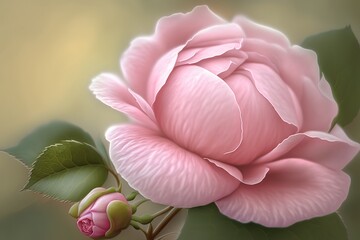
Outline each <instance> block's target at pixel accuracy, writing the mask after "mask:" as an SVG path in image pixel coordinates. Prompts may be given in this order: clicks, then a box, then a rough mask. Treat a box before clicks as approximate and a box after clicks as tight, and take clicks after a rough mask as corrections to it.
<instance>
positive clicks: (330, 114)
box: [242, 39, 337, 132]
mask: <svg viewBox="0 0 360 240" xmlns="http://www.w3.org/2000/svg"><path fill="white" fill-rule="evenodd" d="M242 50H243V51H246V52H247V53H248V56H249V58H250V60H249V61H252V58H254V57H255V60H253V61H255V62H262V63H263V64H264V65H268V66H271V68H272V69H274V70H275V71H276V72H277V73H278V74H279V76H281V79H282V80H283V81H284V82H285V83H286V84H287V85H288V86H289V87H290V88H291V89H292V90H293V92H294V94H295V96H296V98H297V99H298V102H299V104H300V108H301V109H303V113H302V118H303V123H302V128H301V129H300V130H299V131H301V132H304V131H309V130H317V131H328V130H329V128H330V126H331V122H332V120H333V119H334V117H335V116H336V114H337V104H336V102H335V101H334V98H333V96H332V93H331V89H330V86H329V84H328V83H327V82H326V80H325V79H321V80H320V71H319V66H318V62H317V57H316V54H315V52H314V51H311V50H308V49H304V48H301V47H299V46H292V47H289V48H282V47H280V46H278V45H276V44H271V43H269V42H265V41H263V40H261V39H245V40H244V41H243V44H242ZM254 52H256V53H257V55H254V54H253V53H254ZM259 56H264V57H263V58H260V57H259ZM269 62H271V63H272V65H270V64H269ZM274 66H276V67H274ZM319 109H321V111H319Z"/></svg>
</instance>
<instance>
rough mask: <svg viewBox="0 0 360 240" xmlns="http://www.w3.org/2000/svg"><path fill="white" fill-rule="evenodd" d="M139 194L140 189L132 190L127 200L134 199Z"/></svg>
mask: <svg viewBox="0 0 360 240" xmlns="http://www.w3.org/2000/svg"><path fill="white" fill-rule="evenodd" d="M137 195H139V192H138V191H135V192H132V193H130V194H129V195H127V196H126V200H128V201H132V200H134V199H135V198H136V196H137Z"/></svg>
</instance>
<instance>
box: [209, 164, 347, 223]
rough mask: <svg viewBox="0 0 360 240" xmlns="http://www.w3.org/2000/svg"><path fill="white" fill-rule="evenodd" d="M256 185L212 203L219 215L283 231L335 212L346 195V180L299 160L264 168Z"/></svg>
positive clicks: (242, 186) (240, 188)
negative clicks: (295, 224)
mask: <svg viewBox="0 0 360 240" xmlns="http://www.w3.org/2000/svg"><path fill="white" fill-rule="evenodd" d="M267 166H268V167H269V168H270V171H269V172H268V174H267V176H266V178H265V179H264V180H263V181H262V182H261V183H259V184H257V185H252V186H251V185H245V184H242V185H240V186H239V188H238V189H237V190H236V191H234V192H233V193H232V194H230V195H229V196H227V197H225V198H223V199H221V200H219V201H217V202H216V204H217V206H218V207H219V209H220V211H221V212H222V213H223V214H224V215H226V216H228V217H230V218H233V219H236V220H238V221H240V222H243V223H247V222H255V223H259V224H262V225H264V226H266V227H287V226H289V225H291V224H293V223H295V222H299V221H302V220H306V219H310V218H314V217H319V216H323V215H327V214H330V213H332V212H334V211H336V210H337V209H338V208H339V207H340V205H341V204H342V202H343V201H344V200H345V199H346V196H347V194H348V190H349V185H350V178H349V176H348V175H346V174H345V173H344V172H342V171H336V170H332V169H329V168H326V167H324V166H321V165H319V164H317V163H314V162H310V161H307V160H303V159H296V158H292V159H284V160H280V161H276V162H272V163H270V164H268V165H267Z"/></svg>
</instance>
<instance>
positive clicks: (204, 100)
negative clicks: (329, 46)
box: [90, 6, 359, 227]
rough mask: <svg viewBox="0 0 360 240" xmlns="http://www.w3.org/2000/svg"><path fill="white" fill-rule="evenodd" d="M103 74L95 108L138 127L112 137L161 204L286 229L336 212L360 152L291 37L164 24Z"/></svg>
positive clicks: (167, 20)
mask: <svg viewBox="0 0 360 240" xmlns="http://www.w3.org/2000/svg"><path fill="white" fill-rule="evenodd" d="M121 68H122V71H123V74H124V78H125V79H126V80H127V83H124V82H123V81H121V80H120V79H119V78H118V77H116V76H115V75H112V74H102V75H100V76H98V77H97V78H95V79H94V80H93V82H92V84H91V86H90V89H91V90H92V91H93V92H94V94H95V95H96V97H97V98H98V99H100V100H101V101H102V102H103V103H105V104H107V105H109V106H111V107H112V108H114V109H116V110H118V111H120V112H123V113H125V114H126V115H127V116H128V117H130V118H131V119H132V120H134V121H133V123H130V124H121V125H117V126H113V127H111V128H110V129H108V131H107V133H106V138H107V140H108V141H109V142H110V155H111V159H112V161H113V163H114V165H115V167H116V169H117V171H118V173H119V174H121V176H122V177H124V179H125V180H126V181H128V183H129V184H130V185H131V186H132V187H133V188H135V189H137V190H138V191H140V193H141V194H143V195H144V196H145V197H147V198H149V199H151V200H152V201H154V202H158V203H161V204H166V205H171V206H176V207H185V208H189V207H196V206H201V205H205V204H209V203H211V202H215V203H216V205H217V206H218V208H219V210H220V211H221V212H222V213H223V214H224V215H226V216H228V217H230V218H233V219H236V220H238V221H240V222H243V223H246V222H255V223H259V224H262V225H265V226H268V227H285V226H288V225H291V224H293V223H295V222H298V221H302V220H304V219H309V218H313V217H317V216H322V215H326V214H329V213H331V212H334V211H336V210H337V209H338V208H339V206H340V205H341V203H342V202H343V201H344V200H345V198H346V196H347V194H348V190H349V184H350V178H349V176H348V175H346V174H345V173H344V172H343V171H342V169H343V168H344V166H345V165H346V164H347V163H348V162H349V161H350V160H351V159H352V158H353V157H354V156H355V155H356V153H357V152H358V150H359V144H357V143H355V142H353V141H351V140H350V139H349V138H348V137H347V136H346V134H345V133H344V131H343V130H342V129H341V128H340V127H339V126H337V125H336V126H335V127H333V128H331V123H332V121H333V119H334V117H335V116H336V114H337V111H338V108H337V104H336V102H335V101H334V98H333V96H332V93H331V89H330V86H329V84H328V82H327V81H326V80H325V79H324V77H321V73H320V72H319V67H318V64H317V59H316V54H315V53H314V52H313V51H310V50H306V49H303V48H301V47H299V46H293V45H291V44H290V43H289V40H288V39H287V38H286V36H284V35H283V34H282V33H280V32H278V31H277V30H274V29H272V28H269V27H265V26H262V25H259V24H257V23H254V22H252V21H250V20H248V19H247V18H244V17H242V16H237V17H235V18H234V20H233V21H232V22H230V23H229V22H226V21H225V20H223V19H221V18H220V17H218V16H217V15H215V14H214V13H213V12H211V11H210V10H209V9H208V8H207V7H206V6H201V7H196V8H195V9H194V10H193V11H191V12H190V13H186V14H174V15H171V16H169V17H164V18H161V19H160V20H159V21H158V23H157V26H156V31H155V33H154V34H153V35H152V36H148V37H139V38H136V39H135V40H134V41H133V42H132V43H131V45H130V47H129V49H128V50H127V51H126V52H125V53H124V55H123V57H122V59H121Z"/></svg>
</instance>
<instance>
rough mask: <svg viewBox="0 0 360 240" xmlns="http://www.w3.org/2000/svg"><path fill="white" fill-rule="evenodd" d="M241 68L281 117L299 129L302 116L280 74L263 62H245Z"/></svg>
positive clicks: (295, 100)
mask: <svg viewBox="0 0 360 240" xmlns="http://www.w3.org/2000/svg"><path fill="white" fill-rule="evenodd" d="M242 68H243V69H244V70H246V71H248V72H249V73H250V74H251V79H252V81H253V83H254V85H255V87H256V88H257V90H258V91H259V92H260V94H261V95H263V96H264V97H265V98H266V99H267V100H268V101H269V102H270V103H271V105H272V106H273V107H274V109H275V111H276V112H277V113H278V114H279V116H280V117H281V119H282V120H283V121H284V122H287V123H289V124H292V125H294V126H296V127H297V128H298V129H299V128H300V127H301V125H302V117H301V116H299V115H298V113H299V111H298V109H299V107H300V106H299V104H298V102H297V99H294V98H293V96H292V93H291V91H292V90H291V89H290V88H289V87H288V86H287V85H286V84H285V83H284V82H283V80H282V79H281V78H280V76H279V75H278V74H277V73H276V72H275V71H274V70H273V69H271V68H270V67H268V66H266V65H263V64H258V63H247V64H244V65H243V66H242Z"/></svg>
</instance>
